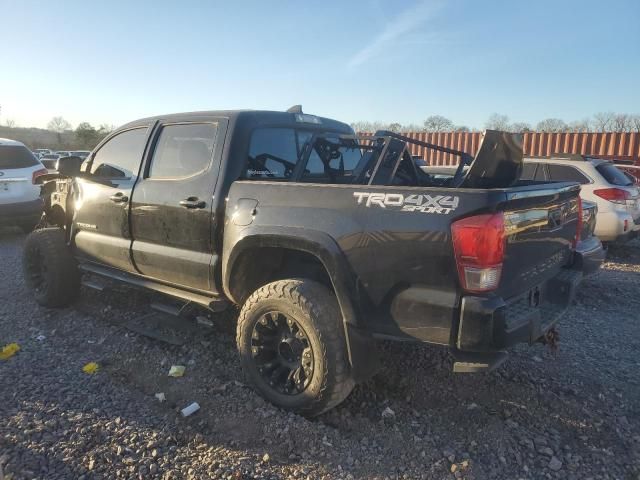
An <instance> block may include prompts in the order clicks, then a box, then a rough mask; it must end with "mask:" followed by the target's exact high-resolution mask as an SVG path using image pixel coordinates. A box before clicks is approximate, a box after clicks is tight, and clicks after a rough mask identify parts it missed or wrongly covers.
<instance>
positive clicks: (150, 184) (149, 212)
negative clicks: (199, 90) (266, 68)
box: [131, 119, 226, 293]
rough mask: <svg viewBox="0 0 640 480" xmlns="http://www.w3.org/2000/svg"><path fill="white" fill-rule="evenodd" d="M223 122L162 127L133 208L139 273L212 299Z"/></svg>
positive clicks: (173, 124)
mask: <svg viewBox="0 0 640 480" xmlns="http://www.w3.org/2000/svg"><path fill="white" fill-rule="evenodd" d="M225 125H226V120H223V119H220V120H211V121H207V122H205V121H203V122H197V123H194V122H185V123H164V124H161V125H160V128H159V129H158V130H157V131H156V133H155V134H154V141H153V145H154V147H153V150H152V151H151V153H150V155H149V160H148V162H147V165H146V166H145V173H144V175H143V176H142V178H140V179H139V181H138V183H137V185H136V189H135V191H134V193H133V199H132V204H131V228H132V234H133V238H134V241H133V247H132V255H133V260H134V263H135V266H136V268H137V269H138V271H139V272H140V273H142V274H143V275H146V276H148V277H152V278H155V279H158V280H161V281H164V282H169V283H171V284H175V285H179V286H183V287H188V288H192V289H197V290H202V291H207V292H213V293H215V286H214V285H215V283H214V278H213V271H214V268H215V265H216V262H217V255H216V254H215V251H216V248H215V239H214V236H213V230H214V218H213V209H212V206H213V195H214V190H215V184H216V180H217V178H218V170H219V166H220V165H219V164H220V155H221V147H222V141H221V140H219V139H221V138H224V130H225Z"/></svg>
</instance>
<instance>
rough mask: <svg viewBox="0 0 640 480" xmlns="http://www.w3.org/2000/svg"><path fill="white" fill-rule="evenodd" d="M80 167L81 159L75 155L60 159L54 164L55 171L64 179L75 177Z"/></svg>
mask: <svg viewBox="0 0 640 480" xmlns="http://www.w3.org/2000/svg"><path fill="white" fill-rule="evenodd" d="M80 165H82V158H80V157H77V156H75V155H73V156H70V157H61V158H59V159H58V161H57V162H56V170H57V171H58V173H59V174H60V175H64V176H65V177H76V176H78V174H79V173H80Z"/></svg>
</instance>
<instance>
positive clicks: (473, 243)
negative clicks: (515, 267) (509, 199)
mask: <svg viewBox="0 0 640 480" xmlns="http://www.w3.org/2000/svg"><path fill="white" fill-rule="evenodd" d="M451 236H452V238H453V250H454V253H455V259H456V265H457V267H458V276H459V278H460V283H461V284H462V288H463V289H465V290H466V291H468V292H488V291H491V290H495V289H496V288H497V287H498V284H499V283H500V275H501V274H502V261H503V259H504V247H505V238H506V237H505V229H504V215H503V214H502V213H496V214H485V215H476V216H473V217H467V218H463V219H462V220H458V221H456V222H453V224H452V225H451Z"/></svg>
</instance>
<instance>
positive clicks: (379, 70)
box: [0, 0, 640, 127]
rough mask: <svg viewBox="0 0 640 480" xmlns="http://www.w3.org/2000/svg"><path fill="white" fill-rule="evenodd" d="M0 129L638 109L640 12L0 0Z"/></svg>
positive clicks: (584, 6) (378, 2)
mask: <svg viewBox="0 0 640 480" xmlns="http://www.w3.org/2000/svg"><path fill="white" fill-rule="evenodd" d="M0 17H2V22H1V23H2V26H1V28H0V45H2V48H1V50H0V52H1V54H0V106H1V107H2V111H1V112H0V123H3V124H4V122H5V121H6V120H7V119H14V120H15V121H16V122H17V123H18V124H19V125H20V126H41V127H42V126H45V125H46V124H47V122H48V121H49V119H50V118H51V117H53V116H55V115H62V116H63V117H65V118H66V119H67V120H69V121H70V122H71V123H72V124H73V125H74V126H75V125H76V124H77V123H78V122H81V121H89V122H91V123H93V124H96V125H97V124H100V123H109V124H115V125H119V124H122V123H125V122H127V121H129V120H133V119H136V118H140V117H144V116H148V115H154V114H161V113H168V112H180V111H191V110H208V109H224V108H253V109H274V110H284V109H286V108H288V107H289V106H290V105H293V104H297V103H301V104H302V105H303V108H304V110H305V112H308V113H316V114H319V115H324V116H329V117H333V118H337V119H340V120H344V121H347V122H351V121H355V120H370V121H374V120H379V121H388V122H391V121H397V122H400V123H410V122H415V123H422V121H423V120H424V118H426V117H427V116H429V115H432V114H441V115H445V116H447V117H449V118H451V119H452V120H453V121H454V122H455V123H457V124H466V125H469V126H472V127H482V125H483V124H484V122H485V120H486V119H487V117H488V116H489V115H490V114H492V113H494V112H498V113H502V114H506V115H508V116H509V117H510V119H511V120H512V121H527V122H531V123H535V122H537V121H538V120H541V119H543V118H547V117H559V118H562V119H564V120H566V121H571V120H579V119H582V118H585V117H588V116H591V115H592V114H593V113H596V112H599V111H618V112H627V113H640V88H639V87H640V1H637V0H628V1H622V0H620V1H618V0H611V1H607V2H602V1H590V0H589V1H569V0H566V1H564V0H555V1H547V0H541V1H527V2H525V1H482V2H481V1H475V0H473V1H472V0H450V1H446V0H425V1H422V0H418V1H415V0H411V1H409V0H407V1H404V0H402V1H393V2H391V1H382V0H370V1H363V2H345V1H344V0H343V1H330V0H325V1H322V2H299V1H298V2H293V1H291V2H288V1H281V2H277V1H269V2H265V1H256V2H252V1H234V2H229V1H224V2H223V1H219V2H217V1H199V2H198V1H187V0H182V1H179V2H178V1H164V0H156V1H153V2H151V1H149V2H143V1H108V2H90V1H86V0H83V1H72V0H69V1H59V2H48V1H41V2H35V1H30V0H0Z"/></svg>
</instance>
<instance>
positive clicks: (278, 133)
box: [246, 128, 299, 180]
mask: <svg viewBox="0 0 640 480" xmlns="http://www.w3.org/2000/svg"><path fill="white" fill-rule="evenodd" d="M298 157H299V155H298V144H297V140H296V132H295V130H293V129H291V128H258V129H256V130H254V131H253V133H252V134H251V142H250V144H249V159H248V165H247V172H246V178H248V179H253V180H257V179H288V178H291V176H292V175H293V170H294V168H295V166H296V163H297V162H298Z"/></svg>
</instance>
